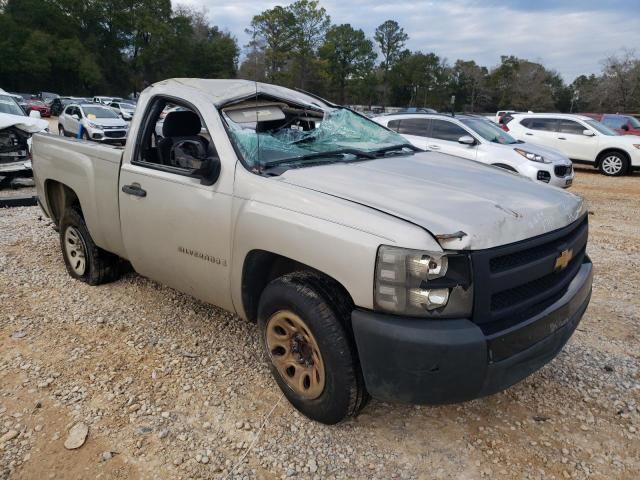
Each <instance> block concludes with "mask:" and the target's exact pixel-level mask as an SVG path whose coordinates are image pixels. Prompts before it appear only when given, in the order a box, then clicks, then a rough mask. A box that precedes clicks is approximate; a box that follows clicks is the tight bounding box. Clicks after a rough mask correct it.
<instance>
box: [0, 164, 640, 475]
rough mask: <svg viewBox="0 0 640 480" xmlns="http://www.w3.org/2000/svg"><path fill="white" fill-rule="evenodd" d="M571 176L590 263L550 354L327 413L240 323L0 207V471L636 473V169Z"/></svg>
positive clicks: (28, 214)
mask: <svg viewBox="0 0 640 480" xmlns="http://www.w3.org/2000/svg"><path fill="white" fill-rule="evenodd" d="M573 191H574V192H576V193H580V194H582V195H584V196H585V197H586V198H587V199H588V201H589V204H590V210H591V211H592V215H591V217H590V221H591V241H590V245H589V253H590V255H591V257H592V259H593V261H594V263H595V267H596V278H595V282H594V293H593V299H592V302H591V305H590V307H589V309H588V311H587V313H586V315H585V317H584V319H583V321H582V323H581V325H580V327H579V329H578V331H577V332H576V333H575V335H574V336H573V338H572V339H571V341H570V342H569V344H568V345H567V347H566V348H565V349H564V351H563V353H561V354H560V355H559V356H558V357H557V358H556V359H555V360H554V361H553V362H552V363H551V364H549V365H547V366H546V367H544V368H543V369H542V370H541V371H540V372H538V373H536V374H534V375H533V376H531V377H530V378H528V379H526V380H525V381H523V382H521V383H520V384H518V385H516V386H514V387H512V388H510V389H509V390H507V391H506V392H503V393H500V394H497V395H493V396H491V397H489V398H485V399H481V400H476V401H472V402H467V403H464V404H459V405H450V406H439V407H426V406H422V407H416V406H404V405H390V404H386V403H382V402H377V401H372V402H371V403H370V404H369V405H368V406H367V408H366V409H365V410H364V412H363V413H362V414H361V415H360V416H359V417H358V418H356V419H352V420H349V421H346V422H344V423H342V424H340V425H337V426H333V427H327V426H323V425H320V424H317V423H313V422H311V421H309V420H307V419H305V418H304V417H302V416H300V415H299V414H297V413H296V411H294V409H293V408H292V407H291V406H290V405H289V404H288V402H287V401H286V400H285V399H283V398H281V395H280V392H279V390H278V389H277V387H276V385H275V383H274V382H273V381H272V379H271V377H270V374H269V372H268V370H267V368H266V366H265V365H263V364H262V363H261V362H260V361H259V360H258V355H257V354H256V352H257V350H258V342H257V334H256V329H255V327H254V326H253V325H251V324H247V323H245V322H242V321H239V320H238V319H237V318H235V317H234V316H233V315H231V314H228V313H225V312H223V311H221V310H218V309H216V308H214V307H211V306H209V305H206V304H203V303H200V302H198V301H196V300H193V299H192V298H190V297H188V296H185V295H182V294H180V293H178V292H176V291H174V290H171V289H169V288H166V287H164V286H162V285H159V284H157V283H155V282H152V281H150V280H147V279H144V278H141V277H139V276H137V275H135V274H133V273H132V274H129V275H127V276H126V277H124V278H122V279H121V280H119V281H117V282H115V283H112V284H108V285H103V286H100V287H89V286H87V285H85V284H82V283H80V282H77V281H74V280H72V279H71V278H70V277H69V276H68V275H67V273H66V271H65V269H64V265H63V261H62V257H61V255H60V251H59V245H58V237H57V235H56V233H55V232H54V230H53V229H52V228H51V225H50V224H49V222H48V221H47V220H46V219H45V218H43V216H42V215H41V212H40V210H39V209H38V208H36V207H32V208H20V209H8V210H3V211H0V302H1V305H2V308H1V310H0V478H12V479H13V478H15V479H33V478H42V479H46V478H64V479H72V478H115V479H130V478H149V479H152V478H159V479H160V478H161V479H165V478H178V479H180V478H182V479H186V478H207V479H208V478H216V479H217V478H243V479H244V478H247V479H253V478H258V479H276V478H286V477H294V478H305V479H306V478H317V479H325V478H376V479H390V478H403V479H404V478H416V479H439V478H443V479H444V478H461V479H476V478H491V479H494V478H495V479H529V478H531V479H538V478H541V479H542V478H544V479H565V478H577V479H582V478H593V479H614V478H615V479H637V478H639V477H640V439H639V437H638V435H639V433H638V430H639V429H640V418H639V412H638V409H639V408H640V406H639V397H640V370H639V368H640V348H639V345H640V342H639V333H638V327H639V326H640V296H638V295H637V287H638V286H639V285H640V268H639V267H640V242H639V239H640V216H638V210H640V176H639V175H637V174H636V175H635V176H634V177H626V178H615V179H611V178H606V177H603V176H601V175H599V174H597V173H595V172H591V171H588V170H585V171H580V172H579V173H578V176H577V179H576V183H575V187H574V188H573ZM79 423H82V425H78V424H79ZM85 426H86V427H88V431H89V433H88V437H87V440H86V442H85V443H84V445H83V446H82V447H80V448H78V449H74V450H68V449H66V448H65V442H68V443H67V445H71V443H73V441H76V442H78V441H79V443H82V440H83V438H84V437H83V428H84V427H85ZM72 427H73V428H72ZM70 430H73V432H74V435H75V436H76V438H75V439H69V438H68V436H69V431H70ZM78 435H79V436H80V439H79V440H78V438H77V437H78Z"/></svg>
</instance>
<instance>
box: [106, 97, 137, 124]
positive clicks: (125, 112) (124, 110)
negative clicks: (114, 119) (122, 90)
mask: <svg viewBox="0 0 640 480" xmlns="http://www.w3.org/2000/svg"><path fill="white" fill-rule="evenodd" d="M109 108H110V109H111V110H113V111H114V112H115V113H116V114H117V115H119V116H120V117H121V118H122V119H123V120H131V119H132V118H133V114H134V112H135V111H136V106H135V105H132V104H130V103H127V102H124V101H123V102H111V103H110V104H109Z"/></svg>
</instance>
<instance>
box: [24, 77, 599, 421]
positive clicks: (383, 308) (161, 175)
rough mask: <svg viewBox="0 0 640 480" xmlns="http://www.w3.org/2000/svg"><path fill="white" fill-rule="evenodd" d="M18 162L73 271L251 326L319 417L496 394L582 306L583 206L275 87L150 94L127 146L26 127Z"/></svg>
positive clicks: (154, 90)
mask: <svg viewBox="0 0 640 480" xmlns="http://www.w3.org/2000/svg"><path fill="white" fill-rule="evenodd" d="M167 107H170V108H171V109H170V110H167ZM175 107H180V108H175ZM167 111H169V113H166V112H167ZM163 112H164V114H165V115H166V116H165V117H164V122H163V124H162V128H161V132H158V131H157V129H156V125H157V124H158V122H159V121H160V120H161V118H162V114H163ZM160 133H161V134H160ZM33 162H34V175H35V178H36V185H37V189H38V195H39V199H40V202H41V206H42V208H43V210H44V212H45V213H46V214H47V215H48V216H49V217H50V218H51V219H52V220H53V222H54V223H55V224H56V225H57V226H58V227H59V232H60V245H61V249H62V256H63V257H64V262H65V264H66V268H67V270H68V272H69V274H70V275H71V276H72V277H74V278H77V279H78V280H81V281H84V282H87V283H89V284H91V285H97V284H100V283H104V282H108V281H112V280H114V279H116V278H117V277H118V275H119V273H120V271H121V270H120V267H121V265H122V264H123V263H124V261H125V260H127V261H128V262H130V263H131V265H132V266H133V268H134V269H135V271H137V272H138V273H139V274H141V275H144V276H146V277H149V278H152V279H154V280H157V281H158V282H162V283H164V284H166V285H169V286H171V287H173V288H176V289H178V290H180V291H183V292H186V293H188V294H191V295H193V296H195V297H197V298H199V299H201V300H203V301H206V302H210V303H212V304H215V305H218V306H220V307H222V308H224V309H227V310H229V311H231V312H235V313H237V315H238V316H239V317H241V318H243V319H247V320H250V321H253V322H257V328H258V329H259V333H260V338H261V345H262V347H261V348H262V349H263V350H264V354H265V357H266V359H268V362H269V364H270V367H271V371H272V373H273V376H274V378H275V381H276V382H277V384H278V385H279V387H280V388H281V389H282V391H283V392H284V394H285V396H286V397H287V398H288V399H289V401H290V402H291V403H292V404H293V405H294V406H295V407H296V408H297V409H298V410H300V411H301V412H302V413H304V414H305V415H307V416H308V417H310V418H312V419H315V420H317V421H320V422H324V423H329V424H331V423H336V422H339V421H340V420H342V419H343V418H344V417H346V416H349V415H355V414H356V413H357V412H358V411H359V410H360V409H361V408H362V407H363V406H364V405H365V403H366V401H367V399H368V398H369V395H371V396H373V397H375V398H379V399H382V400H385V401H401V402H413V403H447V402H459V401H464V400H469V399H473V398H478V397H481V396H484V395H489V394H492V393H494V392H498V391H501V390H503V389H505V388H507V387H509V386H510V385H513V384H514V383H516V382H518V381H520V380H522V379H523V378H525V377H527V376H528V375H530V374H531V373H533V372H534V371H536V370H538V369H539V368H540V367H542V366H543V365H545V364H546V363H547V362H549V361H550V360H552V359H553V358H554V357H555V356H556V355H557V354H558V353H559V352H560V350H561V349H562V348H563V346H564V344H565V343H566V342H567V340H568V339H569V337H570V336H571V335H572V333H573V331H574V330H575V328H576V326H577V325H578V323H579V321H580V319H581V317H582V315H583V314H584V312H585V309H586V308H587V305H588V303H589V299H590V296H591V282H592V264H591V261H590V260H589V258H588V256H587V255H586V253H585V250H586V244H587V212H586V209H585V206H584V204H583V201H582V200H581V199H580V198H579V197H578V196H576V195H573V194H571V193H568V192H565V191H561V190H559V189H555V188H552V187H549V186H546V185H539V184H536V183H534V182H532V181H530V180H528V179H525V178H522V177H520V176H517V175H513V174H511V173H509V172H507V171H504V170H502V169H499V168H496V167H490V166H486V165H481V164H478V163H476V162H473V161H470V160H465V159H461V158H457V157H448V156H446V155H443V154H441V153H436V152H423V151H420V150H418V149H417V148H415V147H413V146H411V145H410V144H408V143H407V141H406V140H405V139H404V138H403V137H401V136H400V135H398V134H397V133H395V132H392V131H390V130H388V129H387V128H385V127H383V126H381V125H378V124H377V123H374V122H373V121H371V120H369V119H367V118H365V117H363V116H360V115H358V114H356V113H354V112H352V111H350V110H349V109H346V108H343V107H340V106H337V105H334V104H331V103H329V102H327V101H325V100H322V99H319V98H317V97H314V96H311V95H308V94H305V93H301V92H297V91H292V90H289V89H286V88H282V87H277V86H273V85H266V84H259V83H258V84H256V83H254V82H249V81H243V80H198V79H173V80H167V81H163V82H159V83H156V84H155V85H152V86H151V87H149V88H147V89H146V90H145V91H144V92H143V93H142V95H141V97H140V100H139V103H138V114H137V115H136V116H135V117H134V119H133V121H132V124H131V129H130V134H129V137H128V140H127V143H126V146H125V148H124V149H121V148H116V147H110V146H107V145H99V144H96V143H85V142H82V141H79V140H72V139H67V138H63V137H57V136H51V135H46V136H45V135H39V136H36V137H35V139H34V159H33Z"/></svg>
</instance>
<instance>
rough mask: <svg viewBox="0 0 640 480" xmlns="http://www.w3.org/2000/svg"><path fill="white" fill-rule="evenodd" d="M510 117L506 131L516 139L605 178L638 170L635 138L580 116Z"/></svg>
mask: <svg viewBox="0 0 640 480" xmlns="http://www.w3.org/2000/svg"><path fill="white" fill-rule="evenodd" d="M511 117H512V119H511V120H510V121H509V122H508V123H507V128H508V129H509V133H510V134H511V135H513V136H514V137H515V138H518V139H520V140H525V141H527V142H533V143H537V144H539V145H545V146H548V147H553V148H557V149H558V150H561V151H562V152H564V153H565V154H566V155H567V156H568V157H569V158H570V159H571V160H573V161H574V162H576V163H587V164H590V165H593V166H595V167H596V168H598V169H599V170H600V172H602V173H603V174H604V175H611V176H618V175H625V174H627V173H630V172H631V171H632V170H637V169H640V137H638V136H635V135H619V134H618V133H617V132H615V131H614V130H611V129H610V128H609V127H607V126H605V125H603V124H602V123H600V122H598V121H596V120H593V119H591V118H589V117H585V116H582V115H569V114H561V113H537V114H530V113H522V114H512V115H511Z"/></svg>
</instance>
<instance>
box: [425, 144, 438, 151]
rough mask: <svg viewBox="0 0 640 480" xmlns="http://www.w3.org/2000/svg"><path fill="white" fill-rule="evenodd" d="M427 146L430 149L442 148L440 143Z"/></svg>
mask: <svg viewBox="0 0 640 480" xmlns="http://www.w3.org/2000/svg"><path fill="white" fill-rule="evenodd" d="M427 148H428V149H429V150H440V147H439V146H438V145H427Z"/></svg>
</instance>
